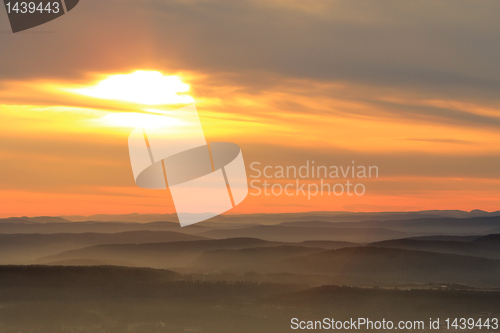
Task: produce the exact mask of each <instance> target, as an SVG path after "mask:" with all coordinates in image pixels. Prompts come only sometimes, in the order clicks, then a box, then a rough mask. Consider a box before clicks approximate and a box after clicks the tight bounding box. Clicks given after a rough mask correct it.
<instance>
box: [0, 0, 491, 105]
mask: <svg viewBox="0 0 500 333" xmlns="http://www.w3.org/2000/svg"><path fill="white" fill-rule="evenodd" d="M308 3H309V2H308ZM499 10H500V3H498V2H497V1H493V0H490V1H481V2H470V1H462V0H456V1H440V2H435V1H399V0H391V1H377V2H372V1H311V2H310V5H303V4H302V5H301V3H300V2H296V1H289V2H286V1H285V2H282V1H270V2H269V1H268V2H266V1H250V0H243V1H233V0H220V1H181V0H178V1H160V0H156V1H144V0H140V1H139V0H136V1H130V0H120V1H100V0H86V1H84V2H82V3H81V4H80V5H79V6H78V8H76V9H75V10H74V11H72V12H71V13H69V14H68V15H65V16H64V17H62V18H60V19H58V20H55V21H53V22H51V23H49V24H48V25H45V26H43V27H40V28H36V29H40V30H54V31H56V32H57V33H56V34H45V35H43V34H27V33H19V34H16V35H12V34H10V35H9V34H2V35H0V45H2V46H1V47H2V62H1V64H0V72H1V73H2V74H3V77H4V78H16V77H27V76H43V77H46V76H68V77H78V76H79V75H81V74H82V73H86V72H88V71H114V70H120V69H123V68H140V67H153V68H170V69H172V68H173V69H182V70H186V69H187V70H196V71H201V72H208V73H210V72H214V73H220V72H232V73H234V72H236V73H242V72H255V71H258V72H260V73H261V75H262V76H266V75H276V74H279V75H283V76H286V77H295V78H312V79H319V80H330V81H331V80H333V81H347V82H353V83H362V84H371V85H377V86H395V87H407V88H412V89H416V90H420V91H424V92H425V93H427V94H433V95H440V96H442V95H447V96H463V95H464V94H466V95H468V96H470V97H471V98H472V97H475V98H487V99H497V98H496V97H495V96H496V94H497V92H498V88H499V87H500V79H499V78H500V64H499V62H498V59H499V58H500V25H499V24H498V15H495V14H494V13H498V12H499ZM1 15H2V21H3V22H2V24H1V26H0V30H6V29H8V25H7V23H6V22H5V19H6V17H5V13H4V12H2V14H1ZM33 31H36V30H33ZM236 78H238V79H240V80H241V79H243V78H241V77H236ZM236 78H235V79H236ZM263 80H265V78H263ZM255 84H258V82H255Z"/></svg>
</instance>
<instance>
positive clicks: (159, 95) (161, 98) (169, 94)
mask: <svg viewBox="0 0 500 333" xmlns="http://www.w3.org/2000/svg"><path fill="white" fill-rule="evenodd" d="M189 90H190V86H189V84H187V83H184V82H183V81H182V79H181V78H180V77H178V76H175V75H170V76H168V75H163V74H162V73H160V72H157V71H142V70H138V71H135V72H133V73H130V74H118V75H112V76H110V77H108V78H106V79H104V80H102V81H100V82H98V83H97V84H96V85H94V86H91V87H85V88H79V89H72V90H71V91H72V92H74V93H78V94H81V95H85V96H89V97H94V98H102V99H108V100H115V101H123V102H130V103H137V104H143V105H163V104H191V103H194V99H193V97H191V96H189V95H188V94H187V93H188V92H189Z"/></svg>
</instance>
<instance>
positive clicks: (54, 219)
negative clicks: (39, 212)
mask: <svg viewBox="0 0 500 333" xmlns="http://www.w3.org/2000/svg"><path fill="white" fill-rule="evenodd" d="M70 222H72V221H70V220H66V219H64V218H62V217H57V216H37V217H27V216H23V217H9V218H5V219H0V223H70Z"/></svg>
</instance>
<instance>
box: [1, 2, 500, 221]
mask: <svg viewBox="0 0 500 333" xmlns="http://www.w3.org/2000/svg"><path fill="white" fill-rule="evenodd" d="M499 14H500V3H499V2H498V1H494V0H492V1H482V2H472V1H461V0H455V1H440V2H435V1H385V0H384V1H380V2H379V1H377V2H373V1H368V0H367V1H330V0H325V1H316V0H308V1H300V0H297V1H295V0H287V1H284V0H283V1H282V0H268V1H260V0H242V1H234V0H214V1H210V0H207V1H198V0H169V1H164V0H151V1H150V0H106V1H102V0H84V1H80V4H79V5H78V6H77V7H76V8H75V9H74V10H72V11H71V12H70V13H68V14H67V15H65V16H63V17H61V18H59V19H57V20H54V21H52V22H50V23H47V24H45V25H42V26H39V27H37V28H34V29H31V30H28V31H25V32H20V33H16V34H12V33H11V32H10V26H9V23H8V20H7V15H6V12H5V10H3V8H2V9H0V200H1V206H0V207H1V208H0V217H8V216H23V215H27V216H38V215H76V214H79V215H90V214H107V213H109V214H127V213H173V212H174V208H173V204H172V200H171V198H170V196H169V193H168V192H167V191H161V190H147V189H141V188H139V187H137V186H136V185H135V182H134V178H133V176H132V171H131V168H130V160H129V156H128V147H127V137H128V134H129V133H130V132H131V131H132V130H133V129H134V128H135V127H136V126H137V124H138V123H140V122H141V121H144V119H145V118H144V117H142V116H140V114H142V115H146V114H147V113H146V112H150V111H148V110H151V109H161V110H175V109H177V108H180V107H182V106H185V105H189V104H192V103H196V106H197V108H198V112H199V115H200V119H201V122H202V126H203V130H204V133H205V136H206V138H207V140H208V141H209V142H210V141H229V142H234V143H236V144H238V145H239V146H240V147H241V149H242V152H243V157H244V160H245V163H246V165H247V172H248V173H249V174H251V170H250V169H249V165H250V164H251V163H252V162H260V163H261V164H262V165H271V166H277V165H282V166H289V165H293V166H296V167H300V166H302V165H304V164H305V163H306V161H308V160H309V161H313V160H314V161H315V164H316V165H327V166H330V165H336V166H349V165H351V164H352V161H355V164H356V165H366V166H370V165H372V166H373V165H376V166H378V168H379V178H377V179H370V180H363V183H364V184H365V186H366V194H365V195H363V196H352V197H349V196H347V195H343V196H332V195H330V196H329V195H325V194H323V195H322V196H316V197H313V198H311V200H307V198H306V197H304V196H295V197H287V196H263V195H261V196H252V195H249V196H248V197H247V199H245V201H243V202H242V203H241V204H240V205H239V206H237V207H236V208H234V209H233V210H232V211H231V213H257V212H259V213H262V212H264V213H265V212H300V211H317V210H322V211H357V212H359V211H410V210H411V211H413V210H430V209H460V210H472V209H482V210H487V211H496V210H500V205H499V202H500V97H499V96H500V62H499V59H500V23H499V22H500V21H499V20H498V17H499ZM141 73H142V75H144V73H146V77H144V76H142V77H141ZM148 73H149V74H148ZM147 75H150V76H147ZM151 75H152V76H151ZM142 79H144V83H141V82H142V81H141V80H142ZM154 80H157V81H154ZM153 83H154V84H153ZM134 84H140V85H141V86H142V87H145V88H147V87H148V84H149V85H150V86H151V88H150V89H149V91H152V93H151V94H145V95H141V96H134V94H133V92H127V86H130V85H132V86H133V85H134ZM157 87H162V88H163V89H161V91H158V92H157V91H155V90H154V89H156V88H157ZM124 113H128V114H130V115H129V116H127V115H124ZM137 115H139V116H137ZM146 119H147V117H146ZM146 121H147V120H146ZM329 181H331V182H332V183H336V182H337V181H335V180H329ZM273 182H277V180H273ZM338 182H344V181H343V180H342V179H341V180H338ZM251 192H252V191H251Z"/></svg>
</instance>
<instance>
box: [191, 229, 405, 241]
mask: <svg viewBox="0 0 500 333" xmlns="http://www.w3.org/2000/svg"><path fill="white" fill-rule="evenodd" d="M199 235H201V236H205V237H209V238H219V239H220V238H234V237H254V238H260V239H264V240H269V241H282V242H303V241H310V240H331V241H332V240H334V241H347V242H356V243H367V242H374V241H379V240H386V239H394V238H404V237H407V236H408V234H406V233H404V232H401V231H393V230H388V229H382V228H321V227H316V228H310V227H284V226H280V225H277V226H263V225H262V226H256V227H250V228H241V229H216V230H209V231H206V232H202V233H200V234H199Z"/></svg>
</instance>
